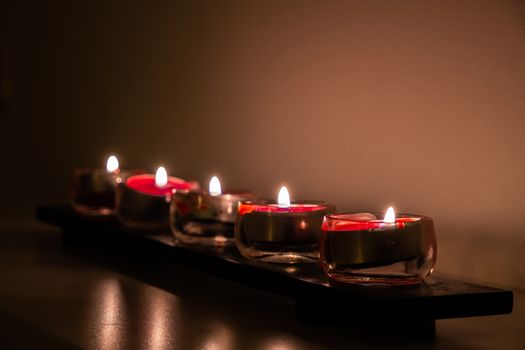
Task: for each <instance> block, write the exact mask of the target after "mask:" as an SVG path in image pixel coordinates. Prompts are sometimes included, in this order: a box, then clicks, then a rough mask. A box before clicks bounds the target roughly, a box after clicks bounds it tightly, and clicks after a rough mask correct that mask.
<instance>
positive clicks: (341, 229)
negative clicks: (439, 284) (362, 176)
mask: <svg viewBox="0 0 525 350" xmlns="http://www.w3.org/2000/svg"><path fill="white" fill-rule="evenodd" d="M378 216H379V215H378V214H373V213H349V214H332V215H328V216H327V217H326V219H325V221H324V222H323V233H322V236H321V241H320V247H319V250H320V253H321V257H320V260H321V265H322V267H323V269H324V271H325V273H326V274H327V275H328V276H329V277H330V279H331V280H333V281H336V282H348V283H368V284H417V283H420V282H422V281H423V280H424V278H425V277H426V276H427V275H429V274H430V273H431V271H432V269H433V268H434V265H435V263H436V254H437V246H436V236H435V231H434V223H433V220H432V219H431V218H429V217H427V216H421V215H411V214H401V215H398V216H397V217H396V215H395V212H394V209H393V208H389V209H388V210H387V212H386V215H385V216H384V218H383V220H380V219H377V217H378Z"/></svg>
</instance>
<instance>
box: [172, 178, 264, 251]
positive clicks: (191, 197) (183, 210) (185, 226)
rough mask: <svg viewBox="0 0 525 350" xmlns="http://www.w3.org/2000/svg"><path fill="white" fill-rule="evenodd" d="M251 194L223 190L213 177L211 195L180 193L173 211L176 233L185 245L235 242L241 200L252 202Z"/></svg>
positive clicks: (176, 197)
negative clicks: (235, 229) (235, 227)
mask: <svg viewBox="0 0 525 350" xmlns="http://www.w3.org/2000/svg"><path fill="white" fill-rule="evenodd" d="M253 198H254V194H253V193H252V192H249V191H224V192H223V191H222V188H221V183H220V181H219V178H218V177H216V176H213V177H212V178H211V180H210V185H209V190H208V192H204V191H178V192H177V193H175V194H174V196H173V198H172V202H171V209H170V226H171V230H172V232H173V234H174V235H175V237H176V238H177V239H179V240H180V241H181V242H183V243H190V244H212V245H218V246H222V245H225V244H230V243H233V237H234V225H235V220H236V218H237V208H238V205H239V202H240V201H243V200H249V199H253Z"/></svg>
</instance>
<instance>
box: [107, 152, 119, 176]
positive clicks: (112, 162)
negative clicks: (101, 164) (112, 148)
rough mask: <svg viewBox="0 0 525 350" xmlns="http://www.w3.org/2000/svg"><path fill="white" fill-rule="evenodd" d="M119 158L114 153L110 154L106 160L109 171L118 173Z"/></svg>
mask: <svg viewBox="0 0 525 350" xmlns="http://www.w3.org/2000/svg"><path fill="white" fill-rule="evenodd" d="M118 165H119V164H118V159H117V157H115V156H114V155H111V156H109V158H108V161H107V162H106V170H107V171H108V173H116V172H117V171H118Z"/></svg>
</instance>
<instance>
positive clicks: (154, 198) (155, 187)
mask: <svg viewBox="0 0 525 350" xmlns="http://www.w3.org/2000/svg"><path fill="white" fill-rule="evenodd" d="M196 188H198V184H196V183H194V182H187V181H185V180H182V179H179V178H176V177H172V176H168V174H167V172H166V169H165V168H164V167H159V168H158V169H157V172H156V174H155V175H153V174H142V175H135V176H131V177H129V178H128V179H127V180H126V181H125V182H123V183H122V184H121V185H120V186H119V188H118V191H117V215H118V218H119V219H120V221H121V222H122V223H123V224H124V225H126V226H129V227H132V228H138V229H146V230H162V229H167V228H169V225H168V213H169V203H170V200H171V195H172V194H173V193H175V192H177V191H188V190H190V189H196Z"/></svg>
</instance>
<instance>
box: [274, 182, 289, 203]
mask: <svg viewBox="0 0 525 350" xmlns="http://www.w3.org/2000/svg"><path fill="white" fill-rule="evenodd" d="M277 205H279V207H281V208H288V207H289V206H290V193H289V192H288V189H287V188H286V186H283V187H281V190H280V191H279V196H278V197H277Z"/></svg>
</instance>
